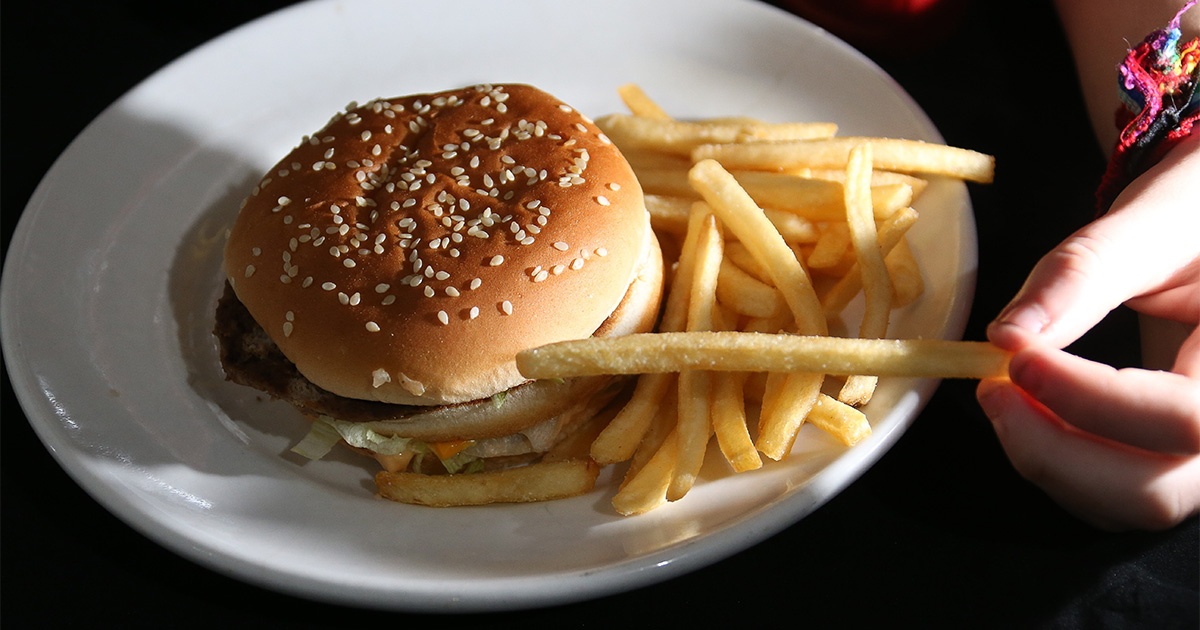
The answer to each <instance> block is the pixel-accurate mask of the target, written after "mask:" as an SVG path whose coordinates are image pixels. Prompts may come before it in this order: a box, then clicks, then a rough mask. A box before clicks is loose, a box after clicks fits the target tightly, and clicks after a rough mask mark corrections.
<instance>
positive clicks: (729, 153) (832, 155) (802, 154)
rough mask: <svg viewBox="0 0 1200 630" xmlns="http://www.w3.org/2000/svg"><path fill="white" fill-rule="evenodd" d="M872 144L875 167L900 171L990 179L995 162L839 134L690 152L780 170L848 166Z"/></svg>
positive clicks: (736, 165)
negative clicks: (858, 150)
mask: <svg viewBox="0 0 1200 630" xmlns="http://www.w3.org/2000/svg"><path fill="white" fill-rule="evenodd" d="M863 142H869V143H870V144H871V147H872V149H873V151H872V152H873V158H872V160H873V162H874V164H875V167H876V168H879V169H882V170H886V171H900V172H902V173H918V174H922V175H944V176H947V177H954V178H957V179H965V180H968V181H973V182H979V183H990V182H991V181H992V179H993V176H994V172H995V160H994V159H993V158H992V156H990V155H986V154H983V153H979V152H977V151H971V150H969V149H960V148H957V147H950V146H946V145H943V144H935V143H931V142H922V141H920V140H903V139H898V138H861V137H850V136H847V137H841V138H830V139H826V140H793V141H778V142H755V143H748V144H706V145H701V146H698V147H696V148H695V149H694V150H693V151H692V161H693V162H700V161H701V160H705V159H713V160H716V161H718V162H720V163H722V164H724V165H726V167H727V168H733V169H740V168H747V169H758V170H772V171H779V170H783V169H790V168H795V167H809V168H845V166H846V161H847V159H849V157H850V149H851V148H853V147H855V146H857V145H859V144H862V143H863Z"/></svg>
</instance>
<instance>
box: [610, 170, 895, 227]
mask: <svg viewBox="0 0 1200 630" xmlns="http://www.w3.org/2000/svg"><path fill="white" fill-rule="evenodd" d="M634 155H635V157H633V158H631V164H632V165H633V167H634V171H635V172H636V173H637V176H638V182H639V183H641V185H642V190H643V191H645V192H646V193H648V194H651V195H662V196H667V197H685V198H686V197H695V198H698V194H697V192H696V191H695V190H694V189H693V188H692V186H691V185H690V183H689V182H688V175H687V171H688V168H689V166H690V163H689V162H682V161H681V162H678V163H676V162H670V161H664V160H663V159H661V158H656V159H655V160H654V161H653V162H651V161H649V160H648V159H646V158H644V157H642V158H639V157H636V156H639V155H641V154H638V153H637V152H634ZM639 159H640V160H641V161H640V162H639V161H638V160H639ZM730 174H732V175H733V176H734V179H736V180H737V182H738V184H740V185H741V186H742V188H744V189H745V190H746V193H747V194H749V195H750V198H751V199H753V200H754V202H755V203H756V204H757V205H758V206H760V207H762V208H763V209H764V210H770V211H784V212H786V213H787V214H791V215H795V216H797V217H799V218H802V219H806V220H808V221H844V220H845V219H846V206H845V196H844V194H843V192H842V184H841V183H840V182H834V181H826V180H820V179H809V178H803V177H797V176H794V175H785V174H782V173H768V172H760V171H747V170H740V171H730ZM871 197H872V208H873V209H874V210H875V218H876V219H878V220H883V219H886V218H888V217H889V216H891V215H892V213H894V212H895V211H896V210H898V209H900V208H903V207H906V206H909V205H912V201H913V188H912V186H910V185H908V184H904V183H889V184H883V185H880V186H873V187H872V188H871ZM789 240H791V239H789Z"/></svg>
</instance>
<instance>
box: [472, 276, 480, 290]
mask: <svg viewBox="0 0 1200 630" xmlns="http://www.w3.org/2000/svg"><path fill="white" fill-rule="evenodd" d="M482 284H483V280H481V279H479V278H475V279H474V280H472V281H471V284H470V287H471V290H472V291H474V290H475V289H478V288H479V287H480V286H481V285H482Z"/></svg>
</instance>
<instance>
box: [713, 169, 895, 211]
mask: <svg viewBox="0 0 1200 630" xmlns="http://www.w3.org/2000/svg"><path fill="white" fill-rule="evenodd" d="M729 172H730V173H731V174H732V175H733V177H734V179H736V180H737V181H738V183H739V184H741V186H742V188H745V189H746V192H747V193H748V194H749V195H750V197H751V198H752V199H754V201H755V203H757V204H758V205H760V206H762V207H764V208H774V209H777V210H786V211H788V212H791V213H793V214H797V215H799V216H802V217H804V218H806V219H809V220H812V221H841V220H845V218H846V208H845V205H844V204H845V197H844V195H843V193H842V185H841V183H840V182H835V181H830V180H821V179H814V178H805V177H798V176H795V175H789V174H784V173H772V172H766V171H750V170H731V171H729ZM871 194H872V197H873V202H874V206H875V207H877V208H878V210H877V211H878V213H879V214H878V215H877V216H876V218H878V219H885V218H887V217H888V216H890V215H891V213H892V212H895V211H896V210H897V209H899V208H902V207H904V206H908V205H912V200H913V188H912V186H910V185H908V184H906V183H888V184H882V185H879V186H873V187H872V188H871Z"/></svg>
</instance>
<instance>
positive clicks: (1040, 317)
mask: <svg viewBox="0 0 1200 630" xmlns="http://www.w3.org/2000/svg"><path fill="white" fill-rule="evenodd" d="M1048 323H1050V319H1049V318H1048V317H1046V314H1045V313H1044V312H1042V309H1040V308H1038V307H1036V306H1032V305H1028V304H1023V305H1014V304H1010V305H1008V306H1007V307H1005V309H1004V310H1003V311H1001V312H1000V315H999V316H998V317H997V318H996V324H999V325H1001V326H1014V327H1016V328H1019V329H1021V330H1023V331H1026V332H1030V333H1033V334H1035V335H1036V334H1038V333H1040V332H1042V330H1044V329H1045V328H1046V324H1048Z"/></svg>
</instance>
